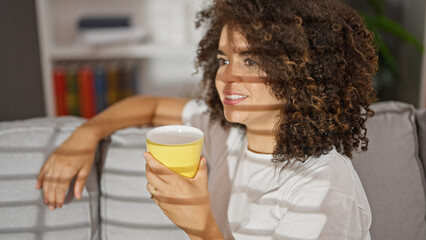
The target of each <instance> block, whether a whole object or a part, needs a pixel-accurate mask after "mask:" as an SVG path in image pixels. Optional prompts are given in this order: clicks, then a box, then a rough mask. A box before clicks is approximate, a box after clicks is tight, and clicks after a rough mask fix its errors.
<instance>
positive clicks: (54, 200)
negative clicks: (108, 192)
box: [36, 127, 98, 210]
mask: <svg viewBox="0 0 426 240" xmlns="http://www.w3.org/2000/svg"><path fill="white" fill-rule="evenodd" d="M97 144H98V139H97V138H96V137H95V136H94V135H93V134H92V133H91V132H90V131H89V129H87V128H81V127H80V128H78V129H77V130H76V131H74V132H73V133H72V135H71V136H70V137H69V138H68V139H67V140H65V142H63V143H62V144H61V145H60V146H59V147H58V148H57V149H56V150H55V152H53V153H52V155H51V156H50V157H49V159H48V160H47V161H46V162H45V163H44V165H43V167H42V168H41V170H40V173H39V175H38V179H37V183H36V188H37V189H40V188H43V195H44V203H45V204H48V205H49V208H50V210H53V209H55V208H60V207H62V205H63V204H64V199H65V193H66V191H67V189H68V187H69V185H70V182H71V180H72V179H73V177H74V176H76V181H75V185H74V189H73V190H74V195H75V197H76V198H77V199H81V193H82V191H83V188H84V185H85V184H86V180H87V177H88V176H89V173H90V170H91V168H92V164H93V161H94V157H95V150H96V147H97ZM70 191H72V189H70Z"/></svg>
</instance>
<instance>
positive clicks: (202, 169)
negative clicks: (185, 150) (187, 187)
mask: <svg viewBox="0 0 426 240" xmlns="http://www.w3.org/2000/svg"><path fill="white" fill-rule="evenodd" d="M200 179H204V180H207V161H206V157H201V160H200V165H199V166H198V170H197V173H196V174H195V177H194V180H195V181H199V180H200Z"/></svg>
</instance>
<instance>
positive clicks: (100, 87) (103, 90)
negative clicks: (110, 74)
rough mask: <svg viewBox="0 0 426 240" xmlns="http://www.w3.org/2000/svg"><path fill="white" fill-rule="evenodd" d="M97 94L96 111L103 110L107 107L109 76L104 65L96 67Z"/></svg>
mask: <svg viewBox="0 0 426 240" xmlns="http://www.w3.org/2000/svg"><path fill="white" fill-rule="evenodd" d="M94 75H95V95H96V112H98V113H99V112H102V111H103V110H104V109H106V108H107V106H108V102H107V92H108V90H107V78H106V72H105V69H104V68H103V67H100V66H98V67H96V68H95V73H94Z"/></svg>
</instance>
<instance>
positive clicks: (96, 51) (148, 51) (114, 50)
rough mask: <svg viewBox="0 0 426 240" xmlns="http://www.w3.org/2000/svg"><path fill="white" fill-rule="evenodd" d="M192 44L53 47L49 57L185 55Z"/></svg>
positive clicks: (190, 49) (56, 59) (193, 48)
mask: <svg viewBox="0 0 426 240" xmlns="http://www.w3.org/2000/svg"><path fill="white" fill-rule="evenodd" d="M195 50H196V49H195V47H194V46H170V45H161V44H143V45H137V46H117V47H111V46H106V47H82V46H72V47H55V48H53V49H51V52H50V54H49V57H50V59H51V60H53V61H66V60H92V59H123V58H124V59H147V58H160V57H186V56H188V55H189V54H194V52H195Z"/></svg>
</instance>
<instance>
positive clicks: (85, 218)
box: [0, 117, 99, 240]
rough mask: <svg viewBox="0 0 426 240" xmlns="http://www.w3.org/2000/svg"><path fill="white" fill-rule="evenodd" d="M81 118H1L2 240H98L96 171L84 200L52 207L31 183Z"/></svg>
mask: <svg viewBox="0 0 426 240" xmlns="http://www.w3.org/2000/svg"><path fill="white" fill-rule="evenodd" d="M82 122H83V119H80V118H75V117H63V118H39V119H37V118H36V119H28V120H23V121H12V122H1V123H0V166H1V167H0V189H1V192H0V216H1V217H0V239H2V240H3V239H4V240H6V239H13V240H16V239H52V240H57V239H61V240H65V239H70V240H71V239H73V240H74V239H82V240H83V239H88V240H89V239H99V227H98V226H99V217H98V203H99V198H98V195H99V194H98V184H97V179H96V172H95V171H92V173H91V175H90V176H89V178H88V181H87V186H86V188H85V190H84V191H83V198H82V200H80V201H72V202H73V204H65V205H64V206H63V207H62V208H61V209H57V210H55V211H50V210H49V209H48V207H47V206H46V205H44V204H43V194H42V191H41V190H36V189H35V188H34V186H35V183H36V179H37V175H38V171H39V170H40V168H41V166H42V165H43V163H44V162H45V161H46V160H47V158H48V157H49V155H50V154H51V153H52V152H53V150H54V149H55V148H56V147H57V146H58V145H59V144H60V143H62V142H63V141H64V140H65V139H66V138H67V137H68V136H69V135H70V133H71V132H72V131H73V130H74V129H75V128H76V127H77V126H78V125H80V124H81V123H82ZM71 192H72V191H71ZM70 197H72V196H68V199H69V200H70Z"/></svg>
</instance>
